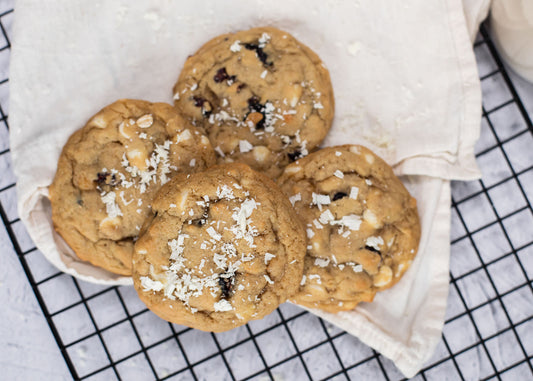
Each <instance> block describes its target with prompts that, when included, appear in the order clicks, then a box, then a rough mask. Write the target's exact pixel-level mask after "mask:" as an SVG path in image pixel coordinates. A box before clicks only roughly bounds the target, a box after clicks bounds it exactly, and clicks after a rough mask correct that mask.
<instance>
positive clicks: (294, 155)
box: [287, 150, 302, 161]
mask: <svg viewBox="0 0 533 381" xmlns="http://www.w3.org/2000/svg"><path fill="white" fill-rule="evenodd" d="M301 155H302V153H301V152H300V151H298V150H296V151H294V152H289V153H288V154H287V156H288V157H289V160H290V161H295V160H297V159H299V158H300V157H301Z"/></svg>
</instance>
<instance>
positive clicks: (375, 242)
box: [366, 236, 384, 251]
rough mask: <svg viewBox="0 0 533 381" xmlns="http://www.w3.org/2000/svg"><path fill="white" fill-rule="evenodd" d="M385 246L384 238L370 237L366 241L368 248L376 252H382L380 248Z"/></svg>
mask: <svg viewBox="0 0 533 381" xmlns="http://www.w3.org/2000/svg"><path fill="white" fill-rule="evenodd" d="M383 244H384V241H383V238H381V237H375V236H372V237H368V238H367V239H366V245H367V246H370V247H372V248H374V249H376V250H378V251H379V250H380V248H379V247H380V246H382V245H383Z"/></svg>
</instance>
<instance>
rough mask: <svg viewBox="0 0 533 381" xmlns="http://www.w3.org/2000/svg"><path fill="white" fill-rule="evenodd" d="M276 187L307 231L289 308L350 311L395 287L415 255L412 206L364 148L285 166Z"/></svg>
mask: <svg viewBox="0 0 533 381" xmlns="http://www.w3.org/2000/svg"><path fill="white" fill-rule="evenodd" d="M278 184H279V186H280V187H281V189H282V190H283V191H284V193H285V194H286V195H287V196H288V197H289V200H290V201H291V203H292V204H293V205H294V208H295V209H296V211H297V213H298V215H299V216H300V218H301V219H302V222H303V223H304V224H305V225H306V229H307V238H308V246H307V255H306V258H305V269H304V276H303V278H302V281H301V283H300V290H299V291H298V293H297V294H296V295H295V296H294V297H293V298H292V299H293V300H294V301H295V302H296V303H298V304H301V305H303V306H306V307H310V308H320V309H323V310H325V311H329V312H337V311H342V310H350V309H352V308H354V307H355V306H356V305H357V303H359V302H363V301H364V302H370V301H372V300H373V298H374V295H375V294H376V292H378V291H381V290H384V289H386V288H389V287H391V286H392V285H394V284H395V283H396V282H398V280H399V279H400V278H401V277H402V275H403V274H404V272H405V271H406V270H407V268H408V267H409V265H410V264H411V262H412V260H413V258H414V257H415V255H416V252H417V249H418V242H419V240H420V222H419V218H418V212H417V208H416V200H415V199H414V198H413V197H411V196H410V194H409V192H408V191H407V190H406V189H405V187H404V186H403V184H402V182H401V181H400V180H399V179H398V178H397V177H396V176H395V175H394V173H393V172H392V169H391V167H390V166H388V165H387V163H385V161H383V160H382V159H381V158H379V157H378V156H376V155H375V154H374V153H373V152H371V151H370V150H369V149H367V148H365V147H362V146H357V145H344V146H339V147H329V148H325V149H322V150H320V151H317V152H315V153H313V154H311V155H309V156H307V157H305V158H303V159H300V160H298V161H297V162H295V163H293V164H291V165H289V166H287V167H286V168H285V171H284V173H283V174H282V175H281V177H280V178H279V180H278Z"/></svg>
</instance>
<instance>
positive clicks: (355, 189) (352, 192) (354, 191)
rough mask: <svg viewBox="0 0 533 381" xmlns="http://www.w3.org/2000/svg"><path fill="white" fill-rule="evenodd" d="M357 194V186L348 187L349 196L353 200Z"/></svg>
mask: <svg viewBox="0 0 533 381" xmlns="http://www.w3.org/2000/svg"><path fill="white" fill-rule="evenodd" d="M358 195H359V188H357V187H352V188H351V189H350V198H351V199H353V200H357V196H358Z"/></svg>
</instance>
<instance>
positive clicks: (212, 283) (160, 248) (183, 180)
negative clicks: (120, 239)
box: [133, 163, 305, 332]
mask: <svg viewBox="0 0 533 381" xmlns="http://www.w3.org/2000/svg"><path fill="white" fill-rule="evenodd" d="M152 212H153V214H152V216H151V217H150V218H149V220H148V221H147V223H146V225H145V226H144V227H143V232H142V233H141V235H140V237H139V240H138V241H137V242H136V244H135V253H134V258H133V281H134V285H135V288H136V290H137V292H138V293H139V297H140V298H141V300H142V301H143V302H144V303H145V304H146V305H147V306H148V308H149V309H150V310H152V311H153V312H154V313H156V314H157V315H158V316H160V317H161V318H163V319H165V320H168V321H170V322H173V323H176V324H183V325H187V326H189V327H193V328H196V329H201V330H204V331H215V332H218V331H225V330H228V329H231V328H234V327H237V326H240V325H242V324H245V323H246V322H247V321H249V320H252V319H260V318H262V317H264V316H265V315H267V314H269V313H270V312H272V311H273V310H274V309H275V308H276V307H277V306H278V305H279V304H280V303H283V302H284V301H285V300H286V299H287V298H288V297H289V296H290V295H292V294H293V293H294V292H296V291H297V290H298V283H299V281H300V279H301V277H302V273H303V258H304V256H305V232H304V229H303V227H302V226H301V224H300V222H299V220H298V217H297V216H296V213H295V212H294V210H293V209H292V208H291V206H290V203H289V201H288V200H287V199H286V197H285V196H284V195H283V194H282V193H281V191H280V190H279V189H278V188H277V186H276V185H275V184H274V183H273V182H272V181H271V180H270V179H269V178H267V177H266V176H264V175H261V174H259V173H257V172H255V171H253V170H251V169H250V168H249V167H248V166H246V165H244V164H240V163H233V164H224V165H219V166H215V167H212V168H210V169H208V170H207V171H205V172H202V173H195V174H191V175H190V176H186V175H178V176H177V177H175V178H174V179H173V180H172V181H170V182H169V183H168V184H166V185H165V186H164V187H163V188H161V191H160V192H159V194H158V195H157V197H156V199H155V200H154V204H153V208H152Z"/></svg>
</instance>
